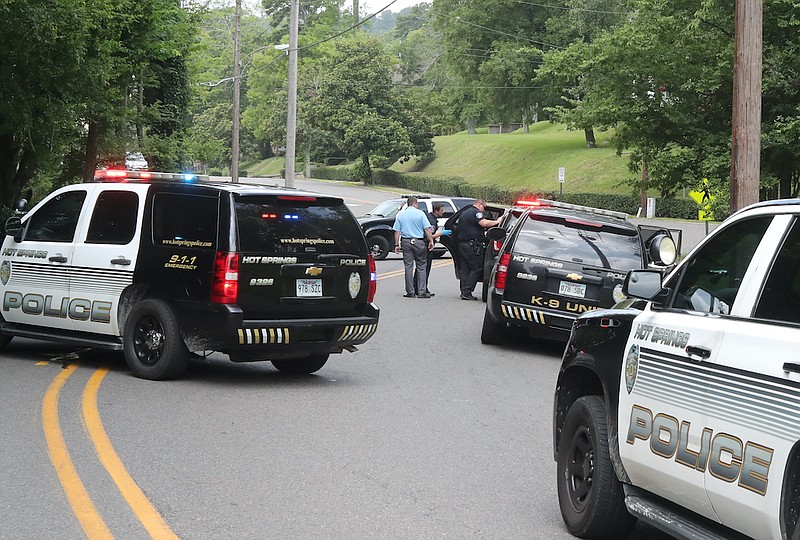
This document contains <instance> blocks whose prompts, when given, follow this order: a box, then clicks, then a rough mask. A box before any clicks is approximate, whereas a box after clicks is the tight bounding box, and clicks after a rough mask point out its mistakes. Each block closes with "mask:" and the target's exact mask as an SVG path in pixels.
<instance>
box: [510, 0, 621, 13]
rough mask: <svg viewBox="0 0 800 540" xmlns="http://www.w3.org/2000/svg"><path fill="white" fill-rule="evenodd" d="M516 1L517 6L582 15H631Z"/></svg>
mask: <svg viewBox="0 0 800 540" xmlns="http://www.w3.org/2000/svg"><path fill="white" fill-rule="evenodd" d="M514 1H515V2H516V3H517V4H524V5H526V6H537V7H543V8H547V9H560V10H562V11H580V12H582V13H600V14H603V15H629V13H628V12H626V11H604V10H601V9H583V8H575V7H566V6H552V5H548V4H537V3H536V2H526V1H525V0H514Z"/></svg>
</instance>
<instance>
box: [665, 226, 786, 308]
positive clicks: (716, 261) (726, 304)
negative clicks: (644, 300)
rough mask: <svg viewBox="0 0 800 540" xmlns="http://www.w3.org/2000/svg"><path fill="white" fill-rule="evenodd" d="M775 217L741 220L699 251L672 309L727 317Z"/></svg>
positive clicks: (684, 275) (680, 280) (685, 270)
mask: <svg viewBox="0 0 800 540" xmlns="http://www.w3.org/2000/svg"><path fill="white" fill-rule="evenodd" d="M771 220H772V217H769V216H765V217H757V218H753V219H747V220H742V221H739V222H738V223H735V224H733V225H731V226H729V227H727V228H726V229H725V230H724V231H722V232H720V234H718V235H716V236H715V237H714V238H712V239H711V240H710V241H709V242H708V243H707V244H705V245H704V246H703V247H702V248H701V249H700V250H698V251H697V252H695V255H694V256H693V257H692V260H691V262H689V263H688V264H687V265H686V266H685V267H684V268H683V269H682V270H681V272H680V274H679V276H678V277H677V280H678V281H677V285H676V286H675V294H674V297H673V305H672V307H674V308H677V309H690V310H693V311H702V312H706V313H717V314H722V315H726V314H728V313H729V312H730V308H731V306H732V305H733V302H734V300H736V295H737V294H738V292H739V287H740V286H741V284H742V278H743V277H744V274H745V272H746V271H747V267H748V266H749V265H750V261H751V259H752V258H753V254H754V253H755V251H756V248H757V247H758V244H759V242H761V238H762V237H763V236H764V233H765V232H766V230H767V227H769V224H770V222H771Z"/></svg>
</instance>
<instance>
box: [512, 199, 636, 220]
mask: <svg viewBox="0 0 800 540" xmlns="http://www.w3.org/2000/svg"><path fill="white" fill-rule="evenodd" d="M514 206H527V207H532V208H536V207H538V208H547V207H548V206H550V207H553V208H564V209H567V210H579V211H582V212H589V213H592V214H597V215H599V216H608V217H614V218H617V219H623V220H627V219H628V214H626V213H624V212H616V211H614V210H606V209H605V208H594V207H592V206H583V205H580V204H571V203H565V202H561V201H551V200H548V199H536V200H534V201H517V202H516V203H514Z"/></svg>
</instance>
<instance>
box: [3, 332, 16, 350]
mask: <svg viewBox="0 0 800 540" xmlns="http://www.w3.org/2000/svg"><path fill="white" fill-rule="evenodd" d="M13 337H14V336H5V335H2V334H0V351H4V350H6V347H8V344H9V343H11V338H13Z"/></svg>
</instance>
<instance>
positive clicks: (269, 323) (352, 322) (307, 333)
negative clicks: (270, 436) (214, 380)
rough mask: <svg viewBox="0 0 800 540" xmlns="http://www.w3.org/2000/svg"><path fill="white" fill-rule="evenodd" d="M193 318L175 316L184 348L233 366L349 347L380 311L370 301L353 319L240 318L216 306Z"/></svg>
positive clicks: (373, 326) (363, 337)
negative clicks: (226, 359) (215, 354)
mask: <svg viewBox="0 0 800 540" xmlns="http://www.w3.org/2000/svg"><path fill="white" fill-rule="evenodd" d="M198 315H199V314H198V313H197V312H193V313H192V314H189V313H181V315H180V320H181V321H182V323H181V331H182V333H183V336H184V341H185V342H186V345H187V347H188V348H189V350H191V351H200V350H213V351H219V352H223V353H226V354H228V355H229V356H230V358H231V360H233V361H235V362H247V361H256V360H271V359H282V358H298V357H304V356H308V355H309V354H314V353H340V352H342V351H343V350H348V349H352V348H353V347H355V346H356V345H361V344H363V343H365V342H366V341H367V340H369V339H370V338H371V337H372V336H373V335H374V334H375V332H376V330H377V329H378V319H379V316H380V310H379V309H378V307H377V306H376V305H375V304H372V303H370V304H367V305H366V307H365V309H364V312H363V315H359V316H350V317H337V318H333V317H330V318H328V317H319V318H303V319H244V317H243V314H242V312H241V310H240V309H239V308H238V307H236V306H217V309H216V310H215V311H214V312H213V313H208V312H206V315H205V316H203V315H200V316H199V317H198ZM183 321H191V322H190V323H188V324H186V323H184V322H183Z"/></svg>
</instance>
